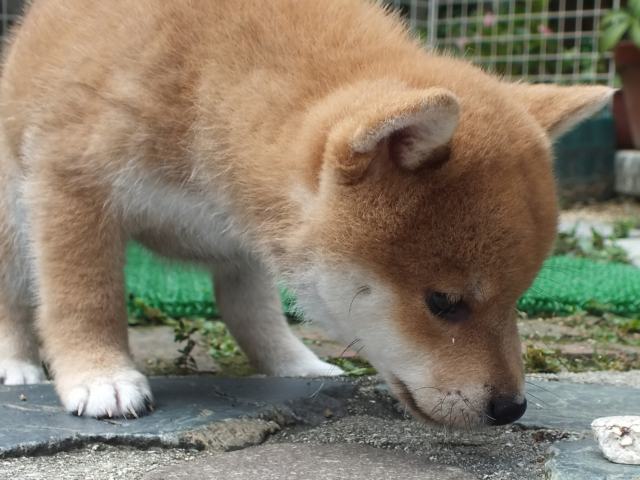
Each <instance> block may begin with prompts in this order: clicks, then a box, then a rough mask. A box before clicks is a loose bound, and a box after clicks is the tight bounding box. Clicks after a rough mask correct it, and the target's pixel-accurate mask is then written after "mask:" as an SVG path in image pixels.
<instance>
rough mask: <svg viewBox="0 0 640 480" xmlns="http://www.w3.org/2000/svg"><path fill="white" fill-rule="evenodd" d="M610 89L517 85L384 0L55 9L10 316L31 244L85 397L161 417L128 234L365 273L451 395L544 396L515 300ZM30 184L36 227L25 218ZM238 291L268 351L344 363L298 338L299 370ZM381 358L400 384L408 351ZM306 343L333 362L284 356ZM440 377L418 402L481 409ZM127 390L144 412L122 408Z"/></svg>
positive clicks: (27, 105)
mask: <svg viewBox="0 0 640 480" xmlns="http://www.w3.org/2000/svg"><path fill="white" fill-rule="evenodd" d="M608 95H609V91H608V89H606V88H604V87H575V88H559V87H551V86H549V87H536V88H533V87H530V86H527V85H511V84H507V83H505V82H502V81H500V80H498V79H496V78H494V77H492V76H490V75H488V74H485V73H483V72H482V71H480V70H479V69H477V68H475V67H473V66H471V65H469V64H467V63H466V62H463V61H460V60H455V59H453V58H449V57H446V56H437V55H434V54H431V53H428V52H427V51H425V50H424V49H423V48H422V47H421V46H420V45H419V43H418V42H417V41H416V40H414V39H412V38H411V36H410V35H409V34H408V33H407V32H406V30H405V26H404V25H403V24H402V23H401V22H400V20H399V19H398V18H396V16H395V15H393V14H389V13H385V12H384V11H383V9H382V8H381V7H380V6H379V5H376V4H374V3H372V2H368V1H356V0H323V1H315V0H295V1H294V0H277V1H263V0H255V1H254V0H246V1H241V2H238V1H231V0H217V1H202V0H192V1H190V0H174V1H171V2H168V1H165V0H137V1H135V2H127V1H124V0H110V1H108V2H104V1H98V0H35V2H34V3H33V5H32V6H31V7H30V9H29V12H28V14H27V16H26V18H25V19H24V22H23V24H22V26H21V27H20V28H19V29H18V31H17V33H16V35H15V38H14V39H13V41H12V44H11V48H10V49H9V52H8V54H7V56H6V61H5V67H4V72H3V75H2V83H1V86H0V98H1V102H2V111H1V113H0V121H1V123H2V130H3V135H4V136H5V139H6V142H5V143H6V145H5V147H4V148H3V149H2V150H3V152H2V157H1V159H0V161H1V162H2V165H1V169H2V172H3V173H2V189H3V191H4V192H5V198H4V200H3V201H4V203H5V204H6V205H4V207H3V208H4V209H6V210H11V211H12V212H13V213H5V212H3V213H2V215H3V216H2V223H3V232H2V237H1V238H0V240H1V241H2V242H3V243H2V244H0V247H1V248H2V253H3V268H4V272H5V274H4V276H3V278H4V280H3V288H4V290H5V291H4V292H3V295H4V296H3V297H2V298H3V302H4V303H5V308H4V309H3V310H2V311H0V329H2V328H9V327H7V325H11V323H12V322H13V324H15V325H16V326H15V328H14V330H15V329H17V328H19V327H18V325H22V324H21V323H19V322H18V320H19V321H20V322H22V320H21V319H19V318H8V316H10V315H14V314H13V313H11V312H12V311H13V310H15V309H16V308H17V306H19V304H20V302H19V301H15V300H11V299H9V298H8V297H9V296H10V290H11V288H12V286H11V284H12V282H14V283H15V280H12V278H13V279H15V277H16V273H15V272H13V273H11V268H14V267H12V265H15V263H16V262H15V261H14V259H15V258H18V257H20V258H22V259H23V260H24V261H25V262H26V261H28V257H29V255H24V254H22V253H20V252H18V250H28V249H29V248H30V249H31V252H32V256H33V258H34V272H33V276H32V277H33V278H32V280H33V281H32V283H33V290H34V291H36V292H37V294H38V298H39V302H38V304H39V312H38V326H39V332H40V334H41V337H42V339H43V341H44V347H45V352H46V355H47V357H48V359H49V360H50V362H51V365H52V368H53V372H54V374H55V377H56V383H57V387H58V391H59V392H60V394H61V396H62V398H63V401H64V402H65V405H67V407H68V408H69V409H71V410H80V412H79V413H82V411H83V410H85V409H89V411H90V414H93V415H97V416H100V415H105V414H106V415H110V414H113V413H114V411H113V410H114V408H115V411H116V413H117V412H118V410H122V411H123V412H124V413H127V412H130V411H131V410H132V409H133V410H137V411H141V410H143V409H144V405H143V403H144V397H148V396H149V395H150V393H149V392H148V387H147V386H146V383H145V381H144V379H143V378H141V377H137V376H136V372H135V371H133V370H132V368H133V367H132V363H131V359H130V355H129V352H128V346H127V339H126V315H125V305H124V291H123V273H122V267H123V261H124V258H123V251H124V250H123V249H124V245H125V243H126V241H127V240H128V239H130V238H134V239H137V240H139V241H141V242H143V243H145V244H147V245H148V246H150V247H152V248H154V249H155V250H157V251H159V252H161V253H163V254H165V255H167V256H170V257H174V258H179V259H183V260H193V261H198V262H201V263H205V264H206V265H208V266H209V267H211V268H212V269H214V270H216V269H217V270H219V271H220V272H222V273H224V275H222V273H221V276H224V277H225V278H228V279H229V280H230V281H238V282H239V280H234V278H235V279H238V278H240V277H243V276H244V275H245V274H246V275H250V273H247V272H257V271H259V272H260V273H257V274H256V275H257V276H256V277H255V278H260V279H262V280H261V281H260V285H262V284H263V283H265V282H266V283H267V284H269V282H270V280H269V278H270V275H271V274H274V275H278V276H280V277H282V278H284V279H285V280H288V282H289V283H290V285H291V287H292V288H294V289H297V290H300V294H301V297H304V290H305V288H307V287H308V286H309V285H311V284H314V282H315V280H308V279H305V278H306V277H305V275H306V272H308V271H311V270H312V269H313V267H314V266H315V265H318V264H322V265H326V266H327V268H329V269H333V270H332V271H334V272H336V274H337V273H339V272H340V269H341V268H343V269H344V268H346V267H347V265H356V266H358V268H362V269H363V271H366V272H369V274H370V275H371V276H372V278H373V277H375V278H376V279H378V280H379V282H380V285H386V286H388V290H389V291H390V292H391V293H390V294H391V295H392V298H393V299H394V300H393V301H392V302H391V305H389V309H390V310H389V311H390V314H389V315H390V318H389V319H385V321H386V320H388V321H389V322H391V324H392V325H393V327H392V328H393V329H395V330H394V331H397V335H398V336H397V337H393V336H390V337H389V338H388V341H389V343H390V344H391V345H394V344H395V345H406V346H407V348H408V349H410V350H411V351H412V352H415V354H412V355H413V357H412V358H419V357H420V355H421V353H420V352H425V354H427V353H428V356H429V358H430V359H432V360H433V361H432V363H431V364H430V365H429V366H428V367H429V368H428V370H429V375H430V377H429V378H430V382H431V383H432V384H434V385H435V386H436V387H437V389H439V391H441V392H449V391H457V390H459V389H461V388H462V386H465V385H470V384H473V385H475V387H474V388H476V387H477V388H476V390H477V389H480V390H482V389H483V388H485V387H486V389H487V392H489V393H487V392H484V393H482V394H478V397H477V398H476V399H475V400H474V401H476V404H477V406H478V408H479V409H483V408H484V405H485V402H486V401H487V395H491V394H492V392H493V393H495V392H498V393H504V394H514V395H515V394H519V393H521V392H522V364H521V359H520V351H519V341H518V337H517V331H516V326H515V318H514V307H515V303H516V300H517V299H518V297H519V296H520V295H521V294H522V293H523V291H524V290H525V289H526V288H527V287H528V286H529V285H530V283H531V281H532V280H533V278H534V276H535V274H536V272H537V271H538V269H539V268H540V265H541V263H542V261H543V259H544V257H545V256H546V255H547V252H548V251H549V248H550V246H551V243H552V241H553V238H554V234H555V227H556V200H555V191H554V182H553V177H552V172H551V161H550V141H549V136H548V135H549V134H550V135H551V136H556V135H557V134H558V133H559V132H560V131H563V130H566V129H567V128H568V127H569V126H570V125H572V124H574V123H575V122H577V121H578V120H579V119H580V118H582V117H584V116H585V115H587V114H588V113H590V112H591V111H593V110H594V109H595V108H597V107H598V106H600V105H602V103H603V102H604V101H606V99H607V97H608ZM19 192H22V193H20V198H21V199H22V201H23V202H24V205H25V206H24V212H23V214H20V215H23V216H22V217H20V219H21V220H20V222H18V223H21V225H23V227H24V228H23V227H21V228H17V227H16V226H15V223H16V222H14V221H13V220H10V218H16V215H18V214H16V213H15V211H16V210H15V208H12V207H10V205H9V203H10V200H9V199H10V198H12V197H13V196H15V195H19ZM154 192H155V193H154ZM163 192H164V193H163ZM152 194H153V195H156V194H157V196H154V197H150V196H148V195H152ZM145 199H148V202H146V200H145ZM172 199H175V200H172ZM145 202H146V203H145ZM162 202H166V206H165V207H162V208H161V209H160V210H161V211H160V212H158V211H157V210H158V208H157V207H158V205H160V204H162ZM162 205H164V204H162ZM172 212H174V213H173V214H172ZM209 214H210V215H209ZM12 215H13V216H12ZM191 220H193V221H191ZM196 220H197V221H196ZM207 228H210V229H211V232H214V233H215V235H216V239H215V246H212V244H211V240H212V239H210V238H209V236H208V234H207V233H206V231H205V230H206V229H207ZM25 244H28V245H29V247H27V246H26V245H25ZM21 255H22V256H21ZM235 264H238V265H245V266H246V267H242V268H241V269H240V270H239V271H241V272H245V273H243V274H240V273H233V272H234V270H233V268H231V269H230V268H229V267H228V265H235ZM14 270H15V268H14ZM225 272H226V273H225ZM265 272H271V273H270V274H268V275H267V274H266V273H265ZM252 278H253V277H252ZM271 282H272V280H271ZM305 282H306V283H305ZM245 283H246V285H245V286H244V287H241V286H239V287H238V288H244V290H242V292H246V295H248V296H247V297H246V298H247V299H248V300H247V302H248V303H251V302H254V301H255V304H254V306H255V305H259V304H260V302H266V304H268V305H269V308H268V310H269V312H270V313H264V315H265V316H266V317H269V320H268V321H266V320H265V321H266V322H267V323H265V324H264V325H273V329H275V331H277V332H284V331H285V330H284V328H285V327H284V321H283V320H282V318H281V315H280V314H279V313H277V312H275V309H276V307H275V305H277V300H275V296H273V295H271V294H267V291H268V292H273V290H268V289H272V288H273V285H271V284H269V285H268V286H267V287H264V288H267V290H265V292H262V290H261V288H262V287H258V286H256V285H257V284H254V283H251V282H245ZM307 283H308V284H309V285H308V284H307ZM238 285H241V283H238ZM356 287H357V286H356ZM385 289H386V287H385ZM428 291H442V292H446V293H452V294H457V295H460V296H462V297H463V298H464V299H465V301H466V302H467V303H468V305H469V306H470V308H471V309H472V312H473V314H472V318H471V319H470V320H469V321H468V322H462V323H459V324H450V323H446V322H445V321H443V320H442V319H440V318H435V317H434V316H433V315H432V314H430V313H429V311H428V310H427V309H426V307H425V295H426V292H428ZM8 292H9V293H8ZM252 292H253V293H252ZM220 293H221V295H222V296H224V297H225V298H224V299H221V301H222V303H223V304H225V305H226V304H229V306H228V307H226V308H227V310H228V312H229V313H228V318H229V319H230V321H231V324H233V325H236V327H235V332H236V335H237V336H238V338H239V339H240V340H241V344H243V346H244V347H245V349H246V350H247V351H248V353H249V354H250V356H251V358H252V360H253V361H254V362H255V363H257V364H259V365H261V366H262V367H263V368H264V369H265V370H266V371H269V372H271V373H285V374H286V373H291V372H294V373H300V374H304V373H308V374H313V373H314V372H315V373H318V372H319V371H320V370H317V369H316V367H317V368H321V367H322V366H321V365H320V364H314V362H315V360H313V359H312V358H311V357H308V356H307V357H305V355H308V353H305V352H306V350H304V351H303V350H302V348H303V347H302V346H301V345H298V344H296V343H295V340H294V339H288V340H287V342H288V345H289V347H290V348H289V347H287V348H289V350H287V351H288V352H289V354H287V355H288V356H282V357H278V361H276V360H274V358H275V356H276V354H275V353H273V352H275V351H276V350H277V348H276V347H273V346H270V347H269V348H267V347H264V348H262V347H261V348H256V341H258V340H256V339H252V338H247V339H243V337H244V336H247V335H250V333H249V332H250V331H251V327H248V328H249V330H247V328H245V326H246V325H247V322H249V321H250V320H251V319H248V318H246V317H247V316H248V314H247V313H246V312H245V314H244V316H243V314H242V312H239V311H238V308H239V306H238V305H239V302H240V303H241V302H242V301H243V300H242V299H243V298H245V297H242V296H240V297H239V298H235V297H234V295H235V296H238V294H235V293H234V292H232V291H228V292H227V293H225V291H224V290H221V292H220ZM371 294H372V295H376V292H375V291H373V292H371ZM380 294H381V295H382V292H380ZM243 295H244V293H243ZM227 298H228V299H229V300H227ZM274 302H275V303H274ZM27 303H28V302H27ZM247 308H248V307H247ZM255 308H256V310H255V311H254V310H247V312H249V311H250V312H253V313H251V315H250V316H253V315H262V313H261V311H260V310H259V309H257V307H255ZM303 308H304V305H303ZM12 309H13V310H12ZM310 309H311V310H313V309H312V308H311V307H310ZM224 313H225V312H223V314H224ZM309 313H310V314H313V312H309ZM18 316H19V315H18ZM232 317H233V319H232ZM236 317H237V318H238V319H236ZM240 318H242V319H243V320H240ZM256 320H257V319H256ZM318 320H322V319H318ZM343 323H344V322H343ZM256 325H258V324H256ZM344 328H345V331H347V332H348V333H345V334H344V336H347V335H350V334H351V333H350V331H349V326H348V325H345V327H344ZM232 330H233V328H232ZM258 330H260V329H259V328H258ZM260 335H262V336H263V337H264V338H266V337H267V336H268V335H269V333H268V332H267V333H265V332H263V333H260ZM282 335H283V336H285V335H289V334H288V333H286V334H285V333H282ZM354 335H355V334H354ZM287 338H288V337H287ZM452 339H454V341H453V342H452ZM27 343H29V342H27ZM258 345H259V342H258ZM369 348H371V347H369ZM265 349H266V350H265ZM26 350H29V349H28V348H27V349H26ZM364 353H365V354H366V355H369V356H370V358H371V360H372V361H373V362H374V364H376V366H378V368H379V369H380V370H381V371H383V372H384V373H385V375H386V376H387V378H388V379H389V380H391V381H394V380H395V379H397V378H398V375H399V373H398V371H399V370H400V369H401V368H402V366H399V365H394V366H390V365H381V364H379V363H376V354H375V352H373V351H369V352H368V351H367V349H366V348H365V350H364ZM2 355H5V356H7V355H8V356H9V357H12V358H14V357H15V358H18V359H22V360H25V361H31V362H33V356H34V355H33V353H32V352H31V351H28V352H27V351H25V352H22V353H20V352H18V353H11V354H6V353H5V352H4V351H2V350H0V357H1V356H2ZM302 357H305V360H304V361H302V360H300V362H301V363H300V365H302V364H304V365H307V364H308V365H311V364H313V365H314V367H313V368H311V367H310V368H308V369H306V368H301V369H299V370H292V369H288V367H286V365H284V364H283V362H284V363H286V362H290V363H293V364H295V362H296V359H301V358H302ZM285 358H286V359H287V360H286V361H285ZM1 360H2V358H0V361H1ZM276 364H277V365H276ZM416 368H421V367H419V366H416ZM425 368H426V367H425ZM0 374H1V372H0ZM425 375H426V373H425ZM424 378H425V379H426V378H427V377H426V376H425V377H424ZM96 379H98V380H96ZM406 383H407V382H406V381H403V382H402V384H403V385H405V384H406ZM419 387H420V386H419V385H409V386H408V388H409V389H410V390H413V393H412V395H413V398H412V399H408V400H407V401H410V402H414V404H413V406H415V407H416V409H417V410H419V411H421V414H422V415H426V416H428V417H430V418H432V419H434V420H437V421H447V422H449V423H452V424H463V422H467V420H468V419H467V418H466V417H465V416H464V411H463V414H461V415H460V416H459V417H458V418H457V419H456V418H452V417H451V416H450V417H449V418H448V419H446V418H445V416H444V415H442V414H439V413H437V412H436V413H434V412H433V411H432V412H431V413H430V412H428V411H426V408H427V405H430V403H429V402H431V401H432V398H431V397H428V396H429V395H433V393H432V392H431V391H429V390H422V391H418V390H419ZM127 388H129V389H131V392H130V393H131V400H130V403H129V404H126V405H125V404H118V396H119V395H120V396H122V389H127ZM74 389H75V390H74ZM101 389H102V390H101ZM105 389H106V390H105ZM96 391H101V392H103V393H104V392H106V393H105V395H107V396H108V395H111V396H114V395H115V397H116V404H115V407H114V406H113V405H114V404H113V402H111V403H109V402H108V401H104V402H103V403H104V405H107V406H101V405H102V403H100V402H102V400H100V401H98V395H97V394H96V393H95V392H96ZM70 392H76V393H73V394H72V393H70ZM78 392H79V393H78ZM114 392H115V393H114ZM136 392H138V395H137V396H136ZM397 393H398V394H399V395H404V394H405V393H406V392H404V391H403V390H402V388H400V389H399V390H398V392H397ZM77 395H79V397H77V398H81V399H80V400H77V401H76V400H73V399H74V398H76V396H77ZM421 399H424V400H421ZM120 401H121V402H122V400H120ZM74 402H75V403H74ZM92 402H93V404H92ZM105 402H106V403H105ZM416 402H417V404H416ZM421 402H424V403H421ZM109 405H111V406H109ZM452 409H453V407H452ZM121 413H122V412H121ZM468 415H469V412H467V416H468ZM472 420H473V422H474V423H482V421H483V418H482V415H475V416H474V418H473V419H472Z"/></svg>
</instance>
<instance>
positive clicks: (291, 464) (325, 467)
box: [143, 443, 477, 480]
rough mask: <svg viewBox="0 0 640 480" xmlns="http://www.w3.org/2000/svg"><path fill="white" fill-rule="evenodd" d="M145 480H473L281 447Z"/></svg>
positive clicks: (352, 450)
mask: <svg viewBox="0 0 640 480" xmlns="http://www.w3.org/2000/svg"><path fill="white" fill-rule="evenodd" d="M143 478H144V480H192V479H194V478H202V479H219V478H224V479H225V480H232V479H242V480H289V479H291V480H294V479H295V480H344V479H349V480H372V479H385V480H472V479H476V478H477V477H475V476H472V475H470V474H468V473H466V472H464V471H463V470H460V469H458V468H453V467H445V466H439V465H434V464H433V463H430V462H429V460H428V459H427V457H424V456H416V455H409V454H405V453H402V452H394V451H389V450H381V449H378V448H374V447H367V446H363V445H349V444H342V445H326V444H324V445H313V444H292V443H280V444H270V445H262V446H259V447H252V448H247V449H244V450H242V451H239V452H231V453H225V454H222V455H217V456H213V457H208V458H203V459H200V460H196V461H194V462H190V463H189V464H187V465H184V464H181V465H177V466H172V467H165V468H162V469H158V470H156V471H154V472H152V473H149V474H147V475H146V476H145V477H143Z"/></svg>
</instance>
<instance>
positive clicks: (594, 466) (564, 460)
mask: <svg viewBox="0 0 640 480" xmlns="http://www.w3.org/2000/svg"><path fill="white" fill-rule="evenodd" d="M551 455H552V457H551V459H550V460H549V461H548V462H547V464H546V465H545V470H546V473H547V478H548V479H549V480H587V479H589V480H590V479H594V480H595V479H597V480H640V466H636V465H620V464H617V463H612V462H609V461H608V460H607V459H606V458H604V457H603V456H602V453H601V452H600V449H599V448H598V444H597V443H596V441H595V440H592V439H585V440H578V441H563V442H559V443H556V444H555V445H554V446H552V447H551Z"/></svg>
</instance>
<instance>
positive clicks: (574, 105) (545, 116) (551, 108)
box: [507, 83, 614, 139]
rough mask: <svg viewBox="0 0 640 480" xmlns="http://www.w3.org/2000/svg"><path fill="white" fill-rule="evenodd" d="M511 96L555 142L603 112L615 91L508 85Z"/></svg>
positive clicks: (610, 89)
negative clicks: (590, 117) (580, 123)
mask: <svg viewBox="0 0 640 480" xmlns="http://www.w3.org/2000/svg"><path fill="white" fill-rule="evenodd" d="M507 88H508V91H509V94H510V95H511V96H512V97H514V98H515V99H517V100H518V101H519V102H521V103H522V104H524V106H525V108H526V109H527V110H528V111H529V113H530V114H531V115H532V116H533V117H534V118H535V119H536V120H538V122H539V123H540V125H542V128H544V129H545V130H546V131H547V133H548V134H549V136H550V137H551V138H552V139H556V138H558V137H559V136H560V135H562V134H563V133H565V132H567V131H569V130H570V129H571V128H572V127H574V126H575V125H576V124H577V123H579V122H581V121H582V120H584V119H586V118H587V117H589V116H591V115H593V114H594V113H596V112H597V111H598V110H600V109H601V108H603V107H604V106H605V105H606V104H607V102H609V100H610V99H611V97H612V96H613V93H614V89H612V88H609V87H603V86H575V87H560V86H558V85H545V84H538V85H530V84H526V83H512V84H508V85H507Z"/></svg>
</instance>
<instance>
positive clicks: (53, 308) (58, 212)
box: [27, 171, 151, 417]
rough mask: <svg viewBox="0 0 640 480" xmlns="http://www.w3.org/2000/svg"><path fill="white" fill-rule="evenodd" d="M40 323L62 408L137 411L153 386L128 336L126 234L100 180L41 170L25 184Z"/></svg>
mask: <svg viewBox="0 0 640 480" xmlns="http://www.w3.org/2000/svg"><path fill="white" fill-rule="evenodd" d="M27 194H28V200H29V207H30V209H29V210H30V216H31V223H32V227H33V228H32V231H33V250H34V254H35V266H36V279H37V287H38V291H39V295H40V301H41V304H40V308H39V311H38V319H37V321H38V327H39V329H40V333H41V334H42V339H43V343H44V348H45V353H46V356H47V359H48V360H49V362H50V365H51V367H52V371H53V375H54V379H55V384H56V388H57V391H58V393H59V395H60V398H61V400H62V403H63V404H64V406H65V408H66V409H67V410H68V411H70V412H73V413H75V414H77V415H87V416H93V417H112V416H137V415H139V414H141V413H143V412H145V411H146V410H147V408H148V407H149V406H150V402H151V392H150V389H149V384H148V382H147V380H146V378H145V377H144V376H143V375H142V374H141V373H139V372H138V371H137V370H136V369H135V368H134V366H133V361H132V359H131V357H130V354H129V347H128V341H127V315H126V305H125V292H124V271H123V266H124V252H125V241H126V240H125V236H124V234H123V232H122V230H121V228H120V224H119V222H118V221H117V218H116V217H115V215H113V214H111V213H110V212H109V211H108V209H107V207H106V205H108V202H107V201H106V195H107V193H106V192H105V191H104V189H103V188H101V187H100V185H99V184H97V183H96V184H91V183H88V181H87V179H85V178H82V179H79V178H73V177H70V176H67V175H63V174H61V173H60V172H56V171H54V172H51V171H40V172H38V178H37V179H32V181H30V182H29V185H28V190H27Z"/></svg>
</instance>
